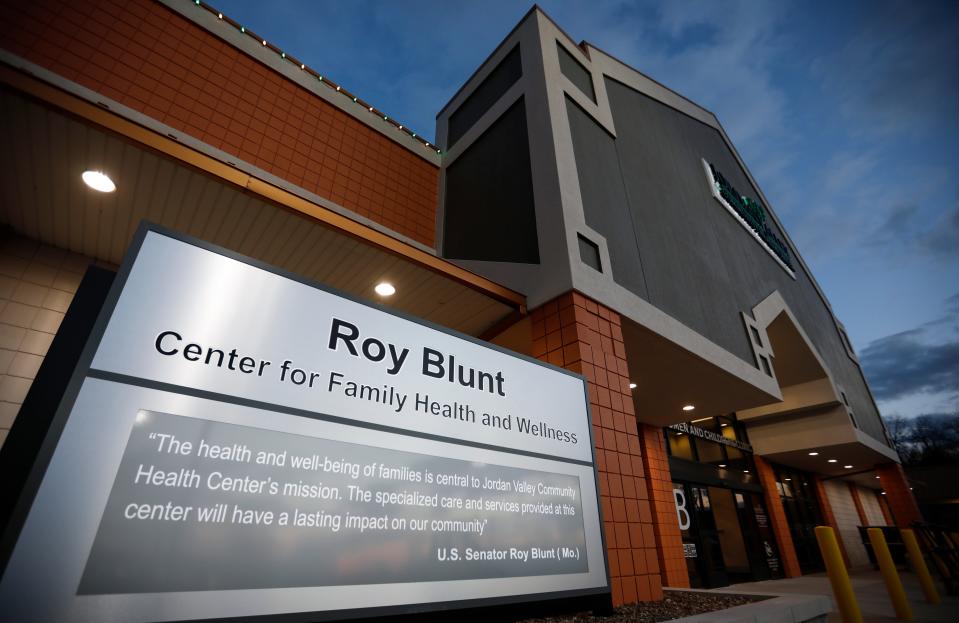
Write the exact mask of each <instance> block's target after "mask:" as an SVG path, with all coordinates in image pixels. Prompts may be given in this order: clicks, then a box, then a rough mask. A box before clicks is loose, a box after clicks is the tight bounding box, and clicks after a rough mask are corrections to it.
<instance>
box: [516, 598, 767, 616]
mask: <svg viewBox="0 0 959 623" xmlns="http://www.w3.org/2000/svg"><path fill="white" fill-rule="evenodd" d="M763 599H769V598H768V597H763V596H757V595H722V594H716V593H688V592H685V591H666V592H665V597H664V598H663V600H662V601H651V602H646V603H638V604H630V605H628V606H622V607H620V608H616V610H615V612H614V614H613V615H612V616H606V617H601V616H593V615H592V614H590V613H589V612H579V613H576V614H569V615H565V616H557V617H547V618H541V619H526V620H524V621H522V622H520V623H657V622H658V621H670V620H672V619H680V618H682V617H688V616H692V615H694V614H703V613H705V612H714V611H716V610H725V609H726V608H733V607H735V606H742V605H745V604H748V603H752V602H754V601H762V600H763Z"/></svg>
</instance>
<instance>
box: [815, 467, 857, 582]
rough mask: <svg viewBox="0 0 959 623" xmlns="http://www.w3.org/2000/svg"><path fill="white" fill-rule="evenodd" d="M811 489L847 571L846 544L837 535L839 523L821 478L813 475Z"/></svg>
mask: <svg viewBox="0 0 959 623" xmlns="http://www.w3.org/2000/svg"><path fill="white" fill-rule="evenodd" d="M813 489H815V491H816V501H817V502H819V508H820V509H821V510H822V518H823V520H824V521H825V522H826V525H827V526H829V527H830V528H832V531H833V532H834V533H835V535H836V541H837V542H838V543H839V551H840V553H842V560H843V562H844V563H846V568H847V569H848V568H849V567H850V566H852V565H850V564H849V554H847V553H846V544H845V543H843V541H842V535H841V534H840V533H839V522H837V521H836V516H835V515H834V514H833V512H832V505H831V504H830V503H829V496H828V495H826V486H825V485H824V484H823V482H822V478H820V477H819V476H818V475H815V474H814V475H813Z"/></svg>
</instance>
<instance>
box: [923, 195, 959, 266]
mask: <svg viewBox="0 0 959 623" xmlns="http://www.w3.org/2000/svg"><path fill="white" fill-rule="evenodd" d="M920 243H921V245H922V248H923V249H924V250H926V251H927V252H929V253H931V254H933V255H938V256H945V257H950V258H951V257H955V256H957V255H959V206H955V207H954V208H952V209H951V210H949V211H947V212H945V213H944V214H943V215H942V216H941V217H940V219H939V221H938V222H936V223H934V224H933V226H932V227H931V228H930V229H929V231H927V232H926V233H925V234H924V235H923V236H922V238H921V239H920Z"/></svg>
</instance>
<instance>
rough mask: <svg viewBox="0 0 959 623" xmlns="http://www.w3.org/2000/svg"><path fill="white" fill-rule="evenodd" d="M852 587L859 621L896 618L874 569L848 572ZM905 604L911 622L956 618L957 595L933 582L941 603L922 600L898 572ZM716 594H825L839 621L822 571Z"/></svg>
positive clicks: (949, 622)
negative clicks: (935, 604) (906, 604)
mask: <svg viewBox="0 0 959 623" xmlns="http://www.w3.org/2000/svg"><path fill="white" fill-rule="evenodd" d="M850 577H851V579H852V588H853V591H854V592H855V593H856V599H857V600H858V601H859V609H860V610H861V611H862V616H863V620H864V621H865V622H866V623H893V622H894V621H897V620H898V619H896V614H895V611H894V610H893V608H892V602H890V601H889V596H888V594H887V593H886V585H885V583H884V582H883V581H882V576H881V575H880V574H879V572H878V571H873V570H872V569H857V570H853V571H852V572H851V573H850ZM899 577H900V578H901V579H902V583H903V587H904V588H905V589H906V596H907V597H908V598H909V605H910V606H911V607H912V615H913V621H914V622H915V623H955V622H957V621H959V596H951V597H950V596H947V595H946V591H945V588H944V587H943V586H942V584H941V583H939V582H938V581H937V584H936V586H937V588H938V589H939V596H940V597H941V598H942V602H941V603H940V604H939V605H937V606H933V605H931V604H928V603H926V601H925V599H923V596H922V589H920V587H919V581H918V580H917V579H916V576H915V574H914V573H909V572H903V571H900V573H899ZM714 591H715V592H717V593H740V594H764V595H826V596H828V597H829V599H830V601H831V602H832V605H833V611H832V612H830V613H829V623H841V622H842V619H841V618H840V617H839V612H838V611H837V610H836V603H835V600H833V599H832V588H831V587H830V586H829V578H827V577H826V574H825V573H816V574H812V575H804V576H802V577H799V578H790V579H786V580H769V581H766V582H748V583H745V584H733V585H732V586H726V587H724V588H717V589H714Z"/></svg>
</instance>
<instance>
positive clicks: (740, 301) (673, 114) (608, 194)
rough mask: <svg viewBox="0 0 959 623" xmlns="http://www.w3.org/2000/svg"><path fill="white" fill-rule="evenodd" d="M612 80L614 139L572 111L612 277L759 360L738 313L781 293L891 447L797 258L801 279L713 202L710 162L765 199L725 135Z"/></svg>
mask: <svg viewBox="0 0 959 623" xmlns="http://www.w3.org/2000/svg"><path fill="white" fill-rule="evenodd" d="M605 86H606V90H607V93H608V96H609V101H610V107H611V109H612V115H613V120H614V124H615V127H616V133H617V137H616V138H615V139H613V138H612V137H611V136H610V135H609V134H607V133H606V132H605V131H604V130H603V129H602V128H600V127H599V126H598V125H597V124H596V123H595V122H594V121H593V119H592V118H591V117H590V116H589V115H587V114H586V113H585V112H583V111H582V110H581V109H580V108H579V107H578V106H576V105H575V104H572V103H568V105H567V113H568V116H569V121H570V129H571V133H572V137H573V145H574V155H575V158H576V166H577V170H578V174H579V181H580V187H581V192H582V195H583V197H582V198H583V206H584V210H585V216H586V220H587V224H589V226H590V227H592V228H594V229H596V230H597V231H598V232H599V233H601V234H603V235H604V236H605V237H606V238H607V244H608V247H609V252H610V259H611V262H612V264H613V265H612V273H613V277H614V279H615V280H616V282H617V283H619V284H620V285H622V286H624V287H626V288H627V289H629V290H631V291H632V292H633V293H635V294H636V295H637V296H640V297H642V298H643V299H645V300H647V301H649V302H650V303H651V304H653V305H655V306H656V307H658V308H659V309H661V310H663V311H664V312H666V313H668V314H669V315H671V316H672V317H674V318H676V319H678V320H679V321H681V322H682V323H683V324H685V325H687V326H688V327H690V328H692V329H693V330H695V331H697V332H699V333H700V334H702V335H704V336H705V337H707V338H708V339H710V340H712V341H713V342H715V343H717V344H718V345H720V346H722V347H723V348H725V349H726V350H728V351H729V352H731V353H733V354H734V355H736V356H738V357H740V358H741V359H743V360H744V361H747V362H749V363H750V364H752V365H756V362H755V361H754V359H753V352H752V348H751V347H750V344H749V339H750V338H749V335H748V334H747V332H746V328H745V326H744V325H743V322H742V319H741V317H740V312H742V311H745V312H749V311H750V310H751V309H752V307H753V306H755V305H756V304H757V303H759V302H760V301H762V300H763V299H764V298H766V297H767V296H768V295H769V294H770V293H772V292H773V291H775V290H778V291H779V292H780V293H781V294H782V296H783V298H784V299H785V300H786V302H787V304H788V305H789V307H790V309H791V310H792V311H793V313H794V314H795V315H796V317H797V319H798V321H799V322H800V324H801V325H802V327H803V329H804V330H805V331H806V333H807V335H808V336H809V338H810V339H811V340H812V341H813V343H814V344H815V346H816V348H817V350H818V351H819V353H820V355H821V356H822V357H823V359H824V360H825V361H826V364H827V365H828V366H829V368H830V370H831V371H832V372H833V374H834V376H835V380H836V382H837V383H838V384H839V385H841V386H842V387H843V388H844V389H845V392H846V395H847V396H848V398H849V401H850V405H851V406H852V408H853V411H854V412H855V414H856V419H857V422H858V424H859V427H860V429H861V430H863V431H864V432H866V433H867V434H869V435H871V436H872V437H874V438H876V439H878V440H880V441H882V442H883V443H885V438H884V435H883V431H882V426H881V423H880V421H879V418H878V413H877V412H876V410H875V407H874V404H873V402H872V400H871V399H870V396H869V394H868V390H867V388H866V385H865V381H864V379H863V377H862V373H861V371H860V369H859V367H858V366H857V365H856V363H855V362H854V361H852V360H851V359H850V358H849V356H848V355H847V353H846V350H845V347H844V345H843V343H842V341H841V340H842V338H841V337H840V334H839V331H838V329H837V327H836V325H835V323H834V322H833V319H832V315H831V313H830V311H829V309H828V308H827V307H826V305H825V303H824V302H823V300H822V299H821V298H820V297H819V294H818V292H817V291H816V288H815V286H814V285H813V284H812V282H811V281H810V279H809V277H808V276H807V275H806V274H805V273H804V272H803V270H802V268H801V266H800V265H799V262H795V261H794V265H795V267H796V279H795V280H794V279H792V278H791V277H790V276H789V275H788V274H787V273H786V272H785V271H784V270H783V269H782V268H781V267H780V266H779V264H777V263H776V261H775V260H773V258H772V257H771V256H770V255H769V254H768V253H767V251H766V250H765V249H764V248H763V247H761V246H760V245H759V244H758V242H756V240H754V239H753V238H752V236H751V235H750V234H749V232H748V231H747V230H746V229H745V228H744V227H743V226H742V225H741V224H740V223H739V222H737V221H736V220H735V219H734V218H733V217H732V216H731V215H730V214H729V213H728V212H727V211H726V210H725V209H723V208H722V207H721V206H720V205H719V203H718V202H717V201H716V200H715V199H714V198H713V196H712V194H711V192H710V188H709V185H708V183H707V180H706V175H705V173H704V171H703V166H702V159H703V158H705V159H706V160H707V161H709V162H712V163H713V164H714V165H715V166H716V167H717V169H719V170H720V171H721V172H722V174H723V175H724V176H725V177H726V178H727V180H729V182H730V183H731V184H733V186H735V187H736V189H738V190H739V191H740V192H741V193H743V194H747V195H750V196H751V197H753V198H755V199H758V198H759V193H757V192H756V189H755V188H754V187H753V186H752V185H751V184H750V183H749V180H748V178H747V176H746V175H745V173H744V172H743V171H742V169H741V168H740V167H739V165H738V163H737V161H736V158H735V157H734V155H733V154H732V153H731V151H730V150H729V148H728V147H727V146H726V144H725V142H724V141H723V138H722V136H721V135H720V133H719V132H718V131H717V130H716V129H715V128H712V127H710V126H708V125H706V124H704V123H701V122H699V121H697V120H695V119H693V118H691V117H688V116H686V115H684V114H683V113H681V112H679V111H677V110H675V109H673V108H670V107H668V106H666V105H664V104H661V103H659V102H657V101H655V100H653V99H651V98H649V97H647V96H645V95H643V94H641V93H639V92H637V91H634V90H633V89H631V88H629V87H627V86H625V85H623V84H620V83H619V82H616V81H614V80H611V79H608V78H607V79H606V84H605ZM766 208H767V209H769V206H766ZM770 227H771V229H773V231H774V233H775V234H776V235H777V236H779V237H780V238H781V239H782V238H784V237H783V236H782V232H780V231H779V230H778V229H777V228H776V227H775V224H772V223H770ZM790 253H791V254H792V255H793V256H795V255H797V252H796V249H794V248H790Z"/></svg>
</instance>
